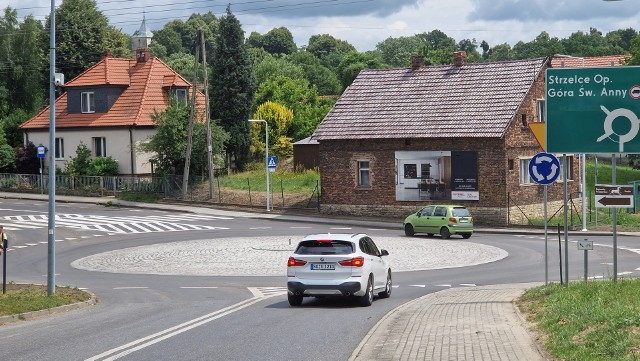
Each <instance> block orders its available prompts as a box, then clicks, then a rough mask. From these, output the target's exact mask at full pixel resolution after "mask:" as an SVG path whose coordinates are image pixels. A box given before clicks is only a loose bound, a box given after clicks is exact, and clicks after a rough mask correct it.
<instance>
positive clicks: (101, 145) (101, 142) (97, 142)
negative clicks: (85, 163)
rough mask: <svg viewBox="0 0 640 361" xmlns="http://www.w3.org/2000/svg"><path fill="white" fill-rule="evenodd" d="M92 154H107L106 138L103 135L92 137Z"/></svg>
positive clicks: (102, 155)
mask: <svg viewBox="0 0 640 361" xmlns="http://www.w3.org/2000/svg"><path fill="white" fill-rule="evenodd" d="M93 155H94V156H96V157H106V156H107V138H105V137H94V138H93Z"/></svg>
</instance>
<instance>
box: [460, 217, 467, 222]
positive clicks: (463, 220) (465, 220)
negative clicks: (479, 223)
mask: <svg viewBox="0 0 640 361" xmlns="http://www.w3.org/2000/svg"><path fill="white" fill-rule="evenodd" d="M460 223H469V220H468V219H467V218H460Z"/></svg>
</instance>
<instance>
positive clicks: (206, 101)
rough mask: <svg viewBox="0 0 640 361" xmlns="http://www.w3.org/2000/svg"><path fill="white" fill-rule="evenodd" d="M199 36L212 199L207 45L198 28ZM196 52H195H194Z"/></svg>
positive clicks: (202, 32) (211, 197) (211, 148)
mask: <svg viewBox="0 0 640 361" xmlns="http://www.w3.org/2000/svg"><path fill="white" fill-rule="evenodd" d="M198 37H199V38H200V47H201V48H202V70H203V72H204V74H203V75H204V104H205V108H204V109H205V111H204V114H205V119H206V122H207V161H208V163H209V199H213V178H214V176H215V174H214V169H213V146H212V140H211V119H210V118H211V115H210V114H209V86H208V85H207V84H208V79H207V47H206V45H205V42H204V30H198ZM196 54H197V53H196ZM197 57H198V55H196V59H197Z"/></svg>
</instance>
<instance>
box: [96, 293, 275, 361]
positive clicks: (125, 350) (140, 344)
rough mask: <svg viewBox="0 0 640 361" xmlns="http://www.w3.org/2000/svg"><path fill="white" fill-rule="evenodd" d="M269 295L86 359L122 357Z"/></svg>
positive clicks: (226, 308) (114, 358)
mask: <svg viewBox="0 0 640 361" xmlns="http://www.w3.org/2000/svg"><path fill="white" fill-rule="evenodd" d="M265 298H267V297H252V298H249V299H246V300H244V301H241V302H238V303H236V304H234V305H231V306H229V307H225V308H223V309H220V310H217V311H215V312H211V313H209V314H206V315H204V316H201V317H198V318H195V319H193V320H190V321H187V322H184V323H181V324H179V325H177V326H174V327H170V328H168V329H166V330H162V331H160V332H157V333H154V334H153V335H149V336H146V337H143V338H140V339H137V340H135V341H132V342H129V343H127V344H125V345H122V346H119V347H116V348H113V349H111V350H108V351H105V352H103V353H101V354H99V355H96V356H93V357H91V358H88V359H86V360H85V361H97V360H116V359H119V358H121V357H124V356H126V355H128V354H130V353H132V352H135V351H139V350H141V349H143V348H146V347H149V346H151V345H153V344H156V343H158V342H160V341H164V340H166V339H168V338H170V337H173V336H176V335H179V334H181V333H183V332H186V331H189V330H191V329H193V328H196V327H198V326H202V325H204V324H206V323H209V322H211V321H214V320H216V319H218V318H222V317H224V316H227V315H229V314H232V313H234V312H236V311H240V310H242V309H243V308H247V307H249V306H251V305H253V304H255V303H258V302H260V301H262V300H263V299H265ZM118 352H119V353H118Z"/></svg>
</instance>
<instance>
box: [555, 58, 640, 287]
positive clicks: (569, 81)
mask: <svg viewBox="0 0 640 361" xmlns="http://www.w3.org/2000/svg"><path fill="white" fill-rule="evenodd" d="M639 72H640V67H637V66H624V67H606V68H577V69H576V68H557V69H547V73H546V119H547V127H546V132H547V134H546V142H547V151H548V152H553V153H609V154H612V177H611V178H612V179H611V180H612V183H613V185H616V179H615V178H616V172H615V164H616V163H615V161H616V156H617V154H623V153H640V137H638V133H639V132H640V119H638V114H640V77H638V74H639ZM604 202H605V203H607V202H608V203H610V202H622V201H620V200H605V201H604ZM564 207H565V209H566V207H567V204H566V200H565V205H564ZM617 208H618V207H613V217H612V218H613V263H614V273H613V280H614V281H616V280H617V276H618V275H617V252H618V250H617V239H616V238H617V237H616V235H617V220H618V213H617ZM566 229H567V224H566V221H565V234H566V233H567V232H566ZM565 238H567V237H566V236H565Z"/></svg>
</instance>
